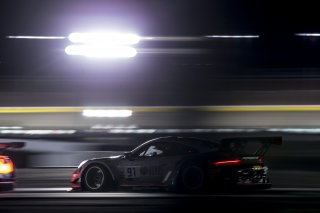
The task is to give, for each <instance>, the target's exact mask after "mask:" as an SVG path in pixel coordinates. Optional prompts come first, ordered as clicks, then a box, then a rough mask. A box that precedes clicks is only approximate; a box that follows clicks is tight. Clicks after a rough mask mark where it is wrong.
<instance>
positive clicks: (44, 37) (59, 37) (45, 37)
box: [6, 36, 66, 39]
mask: <svg viewBox="0 0 320 213" xmlns="http://www.w3.org/2000/svg"><path fill="white" fill-rule="evenodd" d="M6 38H10V39H65V38H66V37H64V36H7V37H6Z"/></svg>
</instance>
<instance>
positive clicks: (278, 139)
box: [221, 137, 282, 145]
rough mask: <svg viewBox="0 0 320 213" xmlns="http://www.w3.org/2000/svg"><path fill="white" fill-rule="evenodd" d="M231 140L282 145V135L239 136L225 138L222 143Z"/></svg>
mask: <svg viewBox="0 0 320 213" xmlns="http://www.w3.org/2000/svg"><path fill="white" fill-rule="evenodd" d="M230 142H239V143H244V142H245V143H247V142H250V143H253V142H258V143H269V144H275V145H282V137H238V138H223V139H222V140H221V143H230Z"/></svg>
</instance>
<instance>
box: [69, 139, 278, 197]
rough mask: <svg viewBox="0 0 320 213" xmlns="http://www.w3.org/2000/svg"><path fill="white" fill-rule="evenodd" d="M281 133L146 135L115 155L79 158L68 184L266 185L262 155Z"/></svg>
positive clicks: (96, 187) (195, 188) (98, 187)
mask: <svg viewBox="0 0 320 213" xmlns="http://www.w3.org/2000/svg"><path fill="white" fill-rule="evenodd" d="M271 144H281V137H247V138H226V139H222V140H220V141H217V142H213V141H208V140H203V139H198V138H188V137H171V136H169V137H160V138H155V139H152V140H149V141H147V142H145V143H143V144H141V145H140V146H138V147H136V148H135V149H133V150H132V151H130V152H125V153H124V154H123V155H120V156H112V157H104V158H94V159H90V160H85V161H83V162H82V163H81V164H80V165H79V166H78V168H77V169H76V170H74V172H73V173H72V175H71V178H70V182H71V187H72V189H78V190H79V189H81V190H84V191H92V192H97V191H110V190H115V189H117V187H119V186H130V187H134V186H145V187H162V188H165V189H169V190H175V191H183V192H199V191H202V190H206V189H215V188H221V187H238V186H242V187H245V186H248V187H257V188H260V189H266V188H270V187H271V182H270V180H269V177H268V167H267V166H266V165H265V164H264V162H263V157H264V155H265V153H266V152H267V150H268V148H269V146H270V145H271Z"/></svg>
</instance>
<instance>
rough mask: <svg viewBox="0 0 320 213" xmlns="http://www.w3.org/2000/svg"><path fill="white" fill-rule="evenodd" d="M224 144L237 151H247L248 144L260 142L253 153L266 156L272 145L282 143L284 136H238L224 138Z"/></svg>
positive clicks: (222, 141) (222, 142)
mask: <svg viewBox="0 0 320 213" xmlns="http://www.w3.org/2000/svg"><path fill="white" fill-rule="evenodd" d="M220 142H221V144H222V146H224V147H227V148H228V149H232V151H235V152H245V148H246V146H247V145H248V144H251V143H259V146H258V147H255V150H251V153H247V154H252V155H256V156H264V155H265V154H266V153H267V151H268V150H269V148H270V146H271V145H282V137H280V136H279V137H238V138H224V139H222V140H221V141H220Z"/></svg>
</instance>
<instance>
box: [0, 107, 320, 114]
mask: <svg viewBox="0 0 320 213" xmlns="http://www.w3.org/2000/svg"><path fill="white" fill-rule="evenodd" d="M88 108H90V109H92V110H95V109H97V110H115V109H117V108H119V109H121V108H126V109H127V110H131V111H132V112H178V111H186V110H188V111H204V112H210V111H213V112H243V111H247V112H250V111H252V112H262V111H265V112H268V111H271V112H276V111H279V112H295V111H296V112H317V111H320V105H238V106H154V107H146V106H139V107H123V106H119V107H112V108H111V107H108V106H105V107H103V106H102V107H0V113H3V114H11V113H67V112H74V113H79V112H80V113H82V112H83V110H87V109H88Z"/></svg>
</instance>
